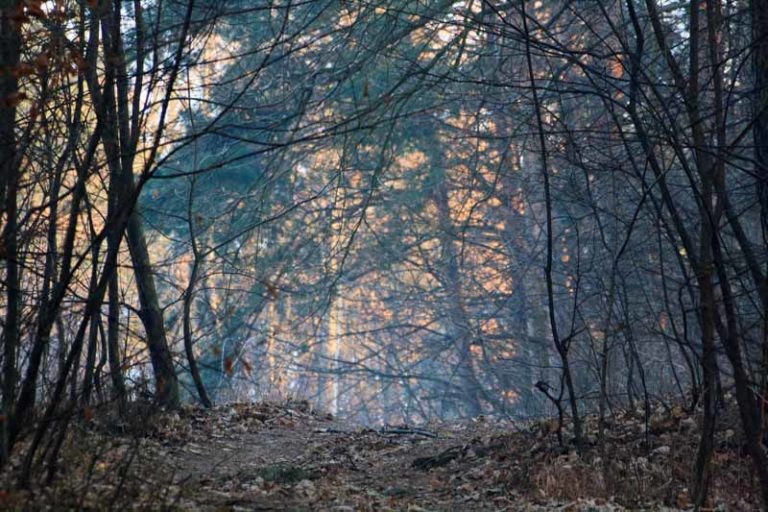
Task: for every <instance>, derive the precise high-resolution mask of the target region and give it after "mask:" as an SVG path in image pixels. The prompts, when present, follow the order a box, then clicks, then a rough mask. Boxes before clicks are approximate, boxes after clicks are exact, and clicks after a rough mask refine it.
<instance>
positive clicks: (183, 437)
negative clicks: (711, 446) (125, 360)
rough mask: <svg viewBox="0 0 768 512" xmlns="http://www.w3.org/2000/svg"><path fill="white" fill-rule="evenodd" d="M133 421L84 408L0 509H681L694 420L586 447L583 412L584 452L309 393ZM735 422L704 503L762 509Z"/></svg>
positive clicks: (519, 434) (548, 430) (629, 417)
mask: <svg viewBox="0 0 768 512" xmlns="http://www.w3.org/2000/svg"><path fill="white" fill-rule="evenodd" d="M133 421H134V422H135V424H134V425H118V424H114V423H111V422H110V421H103V422H101V421H100V420H99V419H98V417H91V413H89V414H88V421H87V422H85V421H83V422H80V423H76V428H75V429H74V433H73V435H72V438H71V439H69V440H68V442H67V443H66V446H65V448H64V450H63V452H62V454H63V455H62V463H61V464H60V465H59V467H58V468H57V469H56V473H57V474H58V477H57V478H56V479H55V480H54V483H53V485H49V486H44V485H37V486H35V485H33V486H32V488H31V489H30V490H25V491H19V490H10V489H12V487H11V486H10V484H9V485H6V486H5V487H4V488H5V489H6V490H4V491H0V508H1V509H25V510H26V509H30V508H37V509H39V508H51V509H60V508H76V509H84V508H85V509H120V510H122V509H126V508H133V509H159V508H164V509H178V510H214V511H220V510H221V511H223V510H297V511H300V510H329V511H338V512H343V511H356V510H408V511H424V510H483V511H485V510H623V509H625V508H630V509H639V508H643V509H652V510H675V509H689V508H690V507H691V505H690V497H689V495H688V487H689V482H690V474H691V466H692V462H693V460H694V456H695V450H696V438H697V430H698V423H697V419H696V418H695V417H694V416H690V415H688V414H686V413H685V412H684V411H683V410H682V409H681V408H679V407H661V406H659V407H658V408H656V409H655V410H654V412H653V414H652V415H651V416H650V419H649V421H648V422H645V421H644V420H643V419H642V415H639V414H627V413H622V414H617V415H615V416H614V417H613V418H612V419H611V420H610V422H609V423H608V424H607V427H606V436H605V439H606V443H605V445H604V447H603V448H602V449H601V448H599V447H596V446H593V445H592V443H591V442H592V441H594V437H595V435H596V429H597V425H596V419H595V418H591V417H590V418H587V421H586V432H587V439H588V441H590V445H589V446H588V447H587V448H586V449H585V450H584V452H583V453H582V455H581V456H579V455H577V453H576V451H575V450H574V449H573V448H572V447H570V448H569V447H567V444H566V447H561V446H560V444H559V442H558V439H557V436H556V434H555V432H554V430H555V429H554V426H555V423H553V422H552V421H542V422H538V423H531V424H526V425H521V424H519V423H513V422H509V421H499V420H492V419H488V418H486V419H482V418H481V419H477V420H475V421H467V422H461V423H452V424H441V425H422V426H419V427H413V426H406V425H401V426H394V427H387V428H383V429H370V428H361V427H359V426H354V425H349V424H346V423H344V422H341V421H337V420H334V419H332V418H331V417H330V416H328V415H324V414H321V413H318V412H315V411H312V410H311V409H310V408H309V406H308V404H307V403H306V402H286V403H281V404H275V403H265V404H234V405H227V406H221V407H216V408H214V409H211V410H203V409H198V408H185V409H183V410H182V411H180V412H173V413H167V414H161V415H157V416H154V417H151V418H150V417H149V416H145V415H144V414H142V411H141V410H137V411H135V413H134V415H133ZM734 421H735V419H734V418H733V417H732V411H731V412H729V411H726V412H725V413H724V414H723V415H722V419H721V421H720V425H719V429H718V433H717V439H716V452H715V455H714V458H713V482H712V486H711V491H710V501H709V503H708V504H707V505H708V507H710V508H711V509H721V510H752V509H757V502H756V501H755V500H756V492H755V490H756V488H755V485H756V484H755V482H754V479H753V477H752V475H751V471H750V469H749V461H748V459H747V458H746V456H745V455H744V454H743V450H742V448H741V444H742V443H741V442H740V441H739V437H740V435H739V434H738V433H737V431H736V430H735V427H734V426H733V425H732V423H733V422H734ZM117 427H119V428H117ZM136 429H138V430H139V433H138V434H137V432H136ZM127 431H131V435H128V434H127V433H126V432H127ZM568 435H569V434H568V432H565V436H566V439H567V437H568ZM43 469H45V468H43ZM11 474H12V473H10V472H6V475H5V477H4V478H5V479H4V481H5V482H6V483H7V482H11V480H10V478H11V476H10V475H11Z"/></svg>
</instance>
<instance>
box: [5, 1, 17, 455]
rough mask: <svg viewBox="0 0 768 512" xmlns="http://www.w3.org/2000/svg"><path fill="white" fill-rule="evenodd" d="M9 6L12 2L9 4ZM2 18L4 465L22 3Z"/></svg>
mask: <svg viewBox="0 0 768 512" xmlns="http://www.w3.org/2000/svg"><path fill="white" fill-rule="evenodd" d="M5 3H6V4H7V3H9V2H5ZM10 4H11V5H10V7H7V8H5V9H2V13H1V14H0V16H1V17H2V19H1V20H0V69H3V70H6V71H5V72H3V73H2V74H0V206H2V208H0V215H1V214H2V213H5V225H4V226H3V229H2V239H1V243H2V246H1V247H0V261H2V262H3V263H4V267H5V276H4V281H5V287H6V288H5V293H6V298H5V300H6V310H5V319H4V325H3V333H2V335H3V338H2V341H3V387H2V389H3V404H2V405H3V415H4V421H3V422H2V424H0V428H2V432H1V435H2V440H1V442H0V444H2V447H0V464H2V463H4V462H5V461H6V460H7V455H8V449H9V431H8V425H9V424H10V420H11V419H12V418H11V413H12V410H13V406H14V400H15V396H16V382H17V368H16V357H17V349H18V345H19V328H20V327H19V321H20V318H19V314H20V306H21V297H20V290H19V283H20V279H19V262H18V256H19V255H18V247H17V224H16V223H17V218H16V216H17V211H16V209H17V206H16V200H17V198H16V195H17V189H18V184H19V160H18V155H17V144H16V135H15V128H16V103H17V101H18V100H17V98H18V95H19V90H18V87H19V83H18V79H17V78H16V76H15V74H14V73H11V72H8V71H10V70H13V69H15V67H16V66H17V65H18V63H19V55H20V52H21V36H20V31H19V26H18V25H17V24H16V23H15V22H14V21H13V20H12V19H11V16H12V14H13V12H14V11H15V10H16V9H17V8H18V6H19V4H20V2H10Z"/></svg>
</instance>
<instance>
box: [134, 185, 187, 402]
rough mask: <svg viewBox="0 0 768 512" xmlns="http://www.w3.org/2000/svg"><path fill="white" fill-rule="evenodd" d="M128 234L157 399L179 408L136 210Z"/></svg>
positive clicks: (150, 267)
mask: <svg viewBox="0 0 768 512" xmlns="http://www.w3.org/2000/svg"><path fill="white" fill-rule="evenodd" d="M131 179H133V177H131ZM126 235H127V236H126V239H127V240H128V248H129V249H130V252H131V259H132V260H133V271H134V275H135V276H136V288H137V289H138V292H139V304H140V305H141V313H140V314H141V321H142V323H143V324H144V331H145V333H146V336H147V348H148V349H149V357H150V360H151V361H152V370H153V371H154V373H155V393H156V400H157V401H158V403H159V404H160V405H163V406H165V407H168V408H171V409H173V408H177V407H179V405H180V401H179V383H178V379H177V378H176V372H175V370H174V368H173V357H172V356H171V351H170V348H169V347H168V340H167V339H166V336H165V325H164V324H163V313H162V310H161V309H160V302H159V300H158V297H157V290H156V288H155V278H154V276H153V275H152V264H151V262H150V260H149V251H148V250H147V240H146V238H145V236H144V229H143V227H142V225H141V218H140V217H139V213H138V212H137V211H134V212H133V213H132V214H131V217H130V218H129V219H128V226H127V228H126Z"/></svg>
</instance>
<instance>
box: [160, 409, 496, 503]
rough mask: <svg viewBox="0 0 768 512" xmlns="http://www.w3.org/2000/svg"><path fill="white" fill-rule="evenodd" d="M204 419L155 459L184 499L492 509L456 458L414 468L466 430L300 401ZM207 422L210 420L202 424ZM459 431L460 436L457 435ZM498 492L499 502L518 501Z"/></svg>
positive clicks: (181, 500)
mask: <svg viewBox="0 0 768 512" xmlns="http://www.w3.org/2000/svg"><path fill="white" fill-rule="evenodd" d="M224 418H225V419H224V420H223V421H222V419H221V416H219V417H215V416H213V417H211V418H207V419H208V420H210V421H218V424H216V425H213V426H210V425H205V422H206V418H204V417H200V418H198V421H197V423H199V424H200V430H199V431H198V432H195V430H194V427H193V429H192V432H190V433H188V434H187V436H188V437H189V438H190V440H188V441H187V442H184V443H183V444H180V445H179V446H171V447H170V448H168V449H167V450H163V451H162V453H161V454H162V457H160V458H158V459H157V463H158V464H162V465H163V466H164V467H165V470H166V472H167V473H168V474H171V475H172V478H173V481H174V485H175V486H177V487H178V489H179V494H180V497H179V500H178V505H179V506H181V507H183V508H196V509H208V510H318V509H323V510H337V511H348V510H387V509H392V510H451V509H462V510H488V505H489V503H488V502H487V500H485V499H481V496H480V494H479V493H478V492H475V490H474V489H473V488H470V487H468V486H466V485H465V486H463V487H462V485H461V484H462V478H461V475H456V474H455V473H454V472H455V470H456V467H457V466H456V465H455V464H454V467H453V468H452V469H451V470H448V469H449V467H448V466H450V464H446V465H444V466H443V467H438V468H435V469H433V470H432V471H426V470H423V469H417V468H414V467H413V462H414V460H417V459H422V460H423V459H425V458H428V457H432V456H434V455H436V454H439V453H442V452H444V451H445V450H447V449H449V448H453V447H456V446H461V442H462V439H463V441H466V436H465V434H466V432H462V433H461V434H462V435H461V436H459V435H456V434H452V433H451V432H447V431H442V432H439V433H438V432H432V431H429V430H422V429H410V428H397V429H395V428H391V429H382V430H372V429H360V428H359V427H354V426H352V425H348V424H344V423H340V422H336V421H331V420H328V419H325V418H323V417H321V416H316V415H313V414H308V413H306V412H304V411H299V410H290V409H289V410H287V411H285V412H284V413H283V414H280V415H278V416H275V417H271V418H267V419H266V420H260V419H256V418H255V417H254V416H251V417H250V418H249V417H248V412H247V410H245V409H243V410H240V411H237V410H233V412H232V414H230V415H229V417H227V416H226V415H225V416H224ZM205 427H207V428H205ZM460 437H461V438H462V439H460ZM502 494H505V495H507V496H508V495H509V493H506V492H504V493H502V492H501V490H499V492H498V500H497V501H498V506H497V507H494V508H498V509H502V508H506V507H504V502H506V505H510V504H511V501H510V500H509V498H508V497H504V496H502Z"/></svg>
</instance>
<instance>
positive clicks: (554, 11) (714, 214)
mask: <svg viewBox="0 0 768 512" xmlns="http://www.w3.org/2000/svg"><path fill="white" fill-rule="evenodd" d="M0 11H1V22H2V23H1V25H2V26H0V173H1V176H2V178H1V182H0V211H1V212H2V214H1V215H0V236H1V240H2V241H1V242H0V307H2V311H3V313H2V317H1V321H0V335H1V337H2V338H1V339H2V346H3V350H2V354H0V359H1V360H2V379H1V381H2V420H0V434H2V436H1V437H2V443H0V444H2V450H0V451H2V453H0V463H2V464H5V463H6V462H7V461H8V460H9V457H10V454H11V453H12V452H13V450H14V447H18V446H21V445H23V446H25V447H26V448H25V450H28V451H27V453H28V455H27V458H26V459H25V460H27V461H28V464H27V465H26V466H25V471H27V473H28V472H29V471H32V468H33V467H34V465H35V464H36V462H35V461H38V460H41V461H42V460H47V459H46V458H51V460H53V458H55V457H56V456H57V450H58V448H56V447H57V446H59V447H60V443H58V442H57V441H56V439H59V436H63V434H60V432H63V431H66V430H67V429H68V428H70V427H69V421H70V420H69V419H67V418H69V416H68V414H67V413H66V411H73V410H83V408H86V409H85V410H88V411H91V409H97V408H99V407H106V408H108V409H110V410H113V411H116V412H115V414H118V415H119V414H125V413H126V411H128V410H130V407H131V404H133V403H136V402H137V401H147V402H148V403H151V404H152V407H153V408H158V409H160V408H162V409H164V410H172V409H177V408H179V407H180V406H182V405H184V406H187V405H190V404H199V405H201V406H204V407H210V406H212V405H221V404H228V403H236V402H237V403H239V402H264V401H277V402H279V401H286V400H289V401H306V402H307V403H309V404H311V407H312V408H315V409H318V410H322V411H327V412H329V413H331V414H333V415H334V416H335V417H339V418H344V419H347V420H349V421H351V422H354V423H358V424H364V425H395V424H408V425H410V424H426V423H429V422H447V421H458V420H468V419H472V418H477V417H481V416H484V417H499V418H506V419H512V420H519V421H528V420H531V421H532V420H536V419H541V418H558V419H559V427H558V428H559V429H562V428H563V425H564V424H565V425H567V428H568V429H569V434H568V435H569V436H570V437H572V438H573V441H572V442H573V443H574V444H575V446H577V447H581V446H582V444H584V443H585V440H586V438H587V437H588V436H586V434H584V431H583V423H584V418H585V417H586V416H588V415H597V418H598V424H599V436H602V435H603V429H604V428H605V425H606V424H607V422H608V421H609V420H610V417H611V416H612V415H613V414H614V413H615V412H616V411H618V410H620V409H628V410H632V411H638V414H641V415H642V414H645V415H646V419H647V417H648V415H649V414H650V412H649V411H650V408H651V406H650V404H651V403H656V402H658V401H662V402H665V403H672V402H675V403H680V404H683V406H685V407H686V408H688V409H690V410H692V411H693V410H699V411H701V414H702V418H703V419H702V425H703V426H702V433H701V442H700V445H699V450H698V452H697V459H696V468H697V469H696V473H697V474H699V475H702V474H704V475H706V471H705V469H706V468H707V467H708V466H707V464H708V461H709V459H710V457H711V454H712V450H713V447H712V445H711V432H712V431H713V429H714V428H715V427H714V425H715V422H716V420H717V415H718V408H719V405H718V404H721V403H722V402H723V401H724V400H727V399H730V398H726V397H733V398H734V400H735V402H736V404H737V408H738V411H739V421H740V425H741V428H742V429H743V432H744V436H745V439H746V441H745V452H746V453H747V454H748V455H749V457H751V460H752V461H753V464H754V468H755V471H756V474H757V475H758V478H759V481H760V482H762V486H763V489H764V490H763V496H764V500H766V502H767V503H768V497H766V496H765V492H768V491H766V489H768V459H767V458H766V451H765V447H766V444H765V442H766V441H765V440H766V435H765V432H766V428H767V427H768V423H766V403H768V320H766V318H767V317H766V305H767V304H768V277H767V276H768V261H767V259H766V247H768V240H767V237H768V182H767V181H766V180H767V179H768V1H767V0H752V1H750V2H747V1H743V0H735V1H729V2H722V1H721V0H691V1H690V2H670V1H667V0H646V1H639V0H606V1H597V2H580V1H567V0H562V1H561V0H537V1H526V0H514V1H512V0H464V1H444V0H430V1H426V0H425V1H419V0H385V1H380V2H379V1H353V0H346V1H343V0H314V1H308V0H304V1H295V0H293V1H291V0H272V1H262V0H228V1H221V0H189V1H186V0H185V1H182V0H133V1H121V0H49V1H45V2H44V1H40V0H5V1H3V2H2V4H0ZM89 414H92V413H89ZM61 439H63V437H62V438H61ZM561 441H562V440H561ZM701 478H704V476H702V477H701ZM697 481H698V482H699V487H695V488H694V491H695V492H699V493H700V492H701V489H702V488H704V487H705V485H704V484H705V483H706V481H705V480H697ZM702 482H704V484H702ZM699 503H701V502H699Z"/></svg>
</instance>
